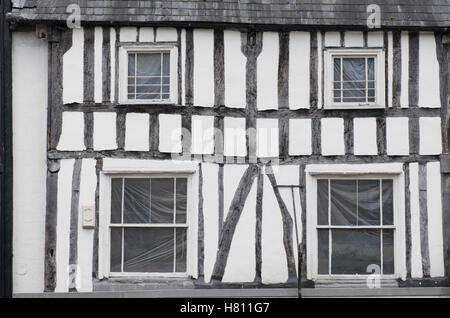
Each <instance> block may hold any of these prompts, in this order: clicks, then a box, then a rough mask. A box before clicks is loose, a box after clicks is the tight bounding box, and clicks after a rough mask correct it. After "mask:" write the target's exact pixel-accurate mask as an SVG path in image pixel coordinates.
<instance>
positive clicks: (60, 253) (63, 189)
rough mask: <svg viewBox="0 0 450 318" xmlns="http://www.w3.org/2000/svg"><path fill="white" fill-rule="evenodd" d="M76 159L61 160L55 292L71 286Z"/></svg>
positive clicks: (66, 289) (65, 290)
mask: <svg viewBox="0 0 450 318" xmlns="http://www.w3.org/2000/svg"><path fill="white" fill-rule="evenodd" d="M74 163H75V159H64V160H61V161H60V169H59V172H58V194H57V224H58V226H57V228H56V236H57V238H58V240H57V241H56V264H57V266H56V288H55V292H57V293H58V292H60V293H61V292H62V293H64V292H68V289H69V286H68V282H69V270H70V268H69V248H70V212H71V203H72V177H73V166H74Z"/></svg>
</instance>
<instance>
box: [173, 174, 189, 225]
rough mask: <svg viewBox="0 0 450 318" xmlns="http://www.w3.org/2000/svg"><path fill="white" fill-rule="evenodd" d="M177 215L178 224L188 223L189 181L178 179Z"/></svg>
mask: <svg viewBox="0 0 450 318" xmlns="http://www.w3.org/2000/svg"><path fill="white" fill-rule="evenodd" d="M176 197H177V213H176V223H186V206H187V179H186V178H177V195H176Z"/></svg>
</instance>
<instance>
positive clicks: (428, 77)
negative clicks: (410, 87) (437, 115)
mask: <svg viewBox="0 0 450 318" xmlns="http://www.w3.org/2000/svg"><path fill="white" fill-rule="evenodd" d="M419 107H428V108H439V107H441V98H440V92H439V62H438V59H437V55H436V40H435V38H434V33H433V32H420V34H419Z"/></svg>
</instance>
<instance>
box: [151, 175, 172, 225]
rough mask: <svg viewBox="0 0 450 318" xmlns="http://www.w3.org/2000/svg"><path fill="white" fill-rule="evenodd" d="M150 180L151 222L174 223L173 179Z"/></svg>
mask: <svg viewBox="0 0 450 318" xmlns="http://www.w3.org/2000/svg"><path fill="white" fill-rule="evenodd" d="M151 180H152V189H151V192H152V202H151V207H152V209H151V216H150V221H151V223H174V219H173V217H174V179H169V178H165V179H162V178H160V179H158V178H154V179H151Z"/></svg>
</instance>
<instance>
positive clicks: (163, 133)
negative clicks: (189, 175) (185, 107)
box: [159, 114, 182, 153]
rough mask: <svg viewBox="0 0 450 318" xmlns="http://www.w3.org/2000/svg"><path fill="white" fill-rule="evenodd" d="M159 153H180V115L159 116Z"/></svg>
mask: <svg viewBox="0 0 450 318" xmlns="http://www.w3.org/2000/svg"><path fill="white" fill-rule="evenodd" d="M159 151H160V152H170V153H180V152H181V151H182V145H181V115H166V114H161V115H159Z"/></svg>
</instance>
